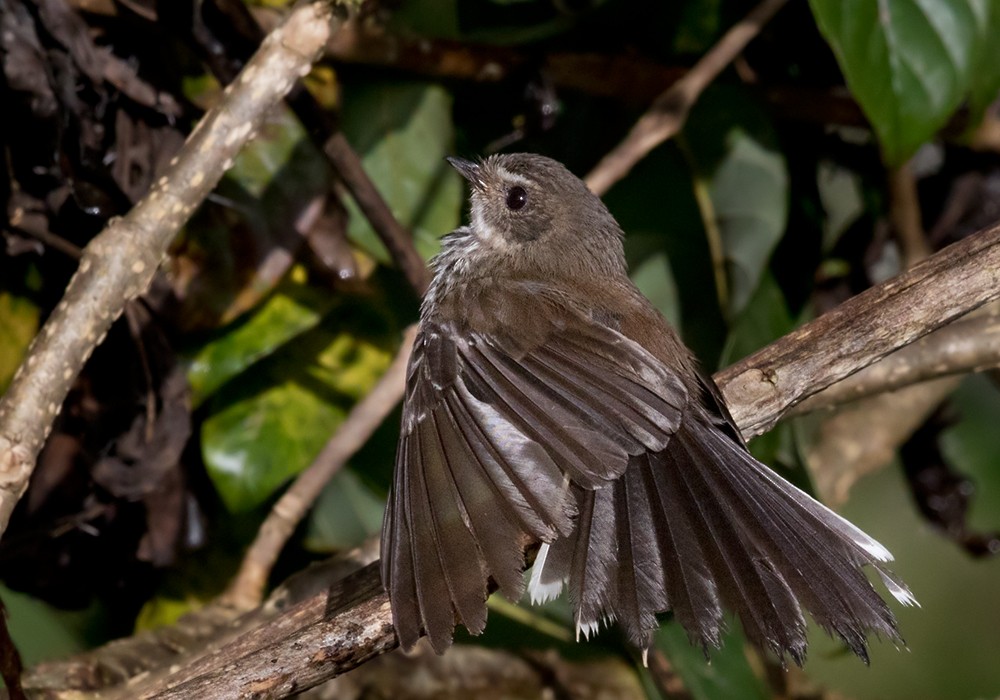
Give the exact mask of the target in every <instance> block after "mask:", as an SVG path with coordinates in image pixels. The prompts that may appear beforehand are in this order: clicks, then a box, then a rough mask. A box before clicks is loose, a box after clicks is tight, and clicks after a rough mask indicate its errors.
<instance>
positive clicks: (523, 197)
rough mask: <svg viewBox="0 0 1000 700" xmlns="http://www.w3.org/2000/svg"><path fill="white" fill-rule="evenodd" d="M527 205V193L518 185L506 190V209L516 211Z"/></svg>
mask: <svg viewBox="0 0 1000 700" xmlns="http://www.w3.org/2000/svg"><path fill="white" fill-rule="evenodd" d="M527 203H528V193H527V192H526V191H525V189H524V188H523V187H521V186H520V185H514V186H513V187H511V188H510V189H509V190H507V208H508V209H510V210H511V211H517V210H518V209H521V208H522V207H523V206H524V205H525V204H527Z"/></svg>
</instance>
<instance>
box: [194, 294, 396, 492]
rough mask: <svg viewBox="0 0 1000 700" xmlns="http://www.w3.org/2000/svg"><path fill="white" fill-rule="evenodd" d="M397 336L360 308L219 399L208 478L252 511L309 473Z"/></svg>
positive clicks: (334, 319)
mask: <svg viewBox="0 0 1000 700" xmlns="http://www.w3.org/2000/svg"><path fill="white" fill-rule="evenodd" d="M393 340H394V336H393V334H392V333H391V332H390V331H389V329H388V328H387V325H386V322H385V320H383V319H380V318H379V316H378V314H377V313H376V312H375V310H374V309H373V308H372V307H370V306H367V305H362V304H361V303H360V302H355V303H354V304H352V305H350V306H347V305H345V307H344V308H343V309H341V310H339V311H338V312H336V313H333V314H331V315H330V316H328V317H327V318H326V319H324V323H323V324H322V325H321V326H320V327H318V328H316V329H315V330H313V331H311V332H309V333H306V334H305V335H303V336H301V337H299V338H298V339H297V340H296V342H295V343H292V344H291V345H290V346H286V347H285V348H283V350H282V352H280V353H278V354H276V355H274V356H272V357H269V358H268V359H267V360H265V361H264V362H262V363H260V364H259V366H258V367H257V368H255V370H254V371H253V372H246V373H244V375H243V376H242V377H241V379H240V381H239V382H230V383H229V384H227V385H226V386H225V387H224V388H223V389H222V390H221V391H219V392H217V393H216V394H215V395H214V396H213V399H212V402H211V404H210V415H209V416H208V418H207V419H206V420H205V423H204V426H203V429H202V453H203V456H204V459H205V465H206V467H207V469H208V474H209V476H210V477H211V479H212V482H213V483H214V484H215V487H216V489H217V490H218V492H219V494H220V496H221V497H222V500H223V502H224V503H225V504H226V507H227V508H229V509H230V510H231V511H233V512H239V511H245V510H248V509H250V508H253V507H254V506H256V505H258V504H260V503H261V502H263V501H264V500H265V499H267V498H269V497H270V496H271V495H272V494H273V493H274V492H275V490H276V489H278V488H279V487H280V486H281V485H282V484H283V483H285V482H286V481H287V480H288V479H289V478H291V477H292V476H294V475H296V474H298V473H299V472H300V471H302V470H303V469H304V468H305V467H307V466H308V465H309V464H310V463H311V462H312V460H313V459H314V458H315V457H316V455H317V454H318V453H319V451H320V449H321V448H322V447H323V445H324V444H325V443H326V441H327V440H328V439H329V438H330V436H331V435H332V434H333V431H334V430H335V429H336V428H337V426H338V425H339V424H340V422H341V421H342V420H343V419H344V417H345V416H346V415H347V412H348V411H349V410H350V407H351V406H352V405H353V404H354V403H355V402H356V401H357V400H358V399H359V398H360V397H361V396H363V395H364V394H365V393H366V392H367V391H368V390H369V389H370V388H371V386H372V385H373V384H374V383H375V381H376V380H377V379H378V377H379V376H381V374H382V372H383V371H384V370H385V368H386V367H387V366H388V364H389V361H390V360H391V356H392V347H391V344H392V342H393Z"/></svg>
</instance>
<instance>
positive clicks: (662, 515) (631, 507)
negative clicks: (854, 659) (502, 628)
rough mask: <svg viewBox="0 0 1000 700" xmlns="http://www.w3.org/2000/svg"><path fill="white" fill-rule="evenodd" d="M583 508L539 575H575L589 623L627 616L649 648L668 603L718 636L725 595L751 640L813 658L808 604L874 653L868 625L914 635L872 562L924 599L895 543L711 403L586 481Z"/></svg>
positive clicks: (705, 636)
mask: <svg viewBox="0 0 1000 700" xmlns="http://www.w3.org/2000/svg"><path fill="white" fill-rule="evenodd" d="M578 510H579V517H578V520H577V528H576V530H575V531H574V532H573V534H572V535H570V536H569V537H568V538H564V539H561V540H557V541H556V542H554V543H553V544H552V545H551V550H550V551H549V552H548V557H547V559H546V561H545V562H544V564H543V566H544V569H545V571H544V572H543V575H542V576H541V577H540V580H547V581H549V582H550V583H551V582H553V581H561V580H563V579H568V581H569V590H570V600H571V602H572V604H573V605H574V607H575V610H576V613H577V620H578V621H579V622H580V623H581V624H582V625H583V626H585V627H590V628H593V627H596V626H597V624H598V623H599V622H600V621H601V620H604V619H610V618H614V619H617V621H618V622H619V623H620V624H621V625H622V626H623V627H624V629H625V631H626V633H627V634H628V636H629V638H630V639H631V640H632V641H633V642H634V643H636V644H637V645H638V646H640V647H642V648H646V647H648V646H649V644H650V640H651V637H650V635H651V632H652V631H653V630H655V628H656V618H655V615H656V614H658V613H661V612H665V611H668V610H669V611H671V612H672V613H673V615H674V617H675V618H676V619H677V621H678V622H680V624H681V625H682V626H683V627H684V628H685V629H686V631H687V633H688V636H689V637H690V638H691V640H692V642H693V643H695V644H699V645H701V646H703V647H706V648H707V647H708V646H709V645H712V646H718V645H719V640H720V633H721V630H722V627H723V612H722V610H723V606H724V607H725V608H727V609H729V610H731V611H733V612H735V613H736V615H737V616H738V617H739V619H740V621H741V623H742V625H743V628H744V631H745V632H746V634H747V637H748V639H750V641H752V642H754V643H755V644H757V645H759V646H761V647H764V648H769V649H771V650H772V651H774V652H775V654H777V655H778V656H779V657H782V658H784V656H785V655H786V654H787V655H788V656H789V657H791V658H792V660H793V661H795V662H796V663H797V664H800V665H801V664H802V663H803V661H804V659H805V653H806V625H805V619H804V616H803V612H802V609H803V608H805V609H806V610H808V611H809V612H810V613H811V615H812V616H813V618H814V619H815V620H816V621H817V623H819V624H820V626H822V627H823V628H824V629H826V630H827V632H829V633H831V634H833V635H836V636H838V637H839V638H841V639H842V640H843V641H844V642H845V643H846V644H847V645H848V646H849V647H850V648H851V649H852V650H853V651H854V652H855V653H856V654H857V655H858V656H859V657H861V658H862V659H863V660H865V661H866V662H867V658H868V655H867V636H868V635H869V634H874V635H876V636H879V637H884V638H887V639H890V640H894V641H901V640H900V637H899V633H898V631H897V629H896V622H895V618H894V617H893V614H892V612H891V611H890V609H889V607H888V606H887V605H886V603H885V601H883V599H882V598H881V596H879V594H878V593H877V592H876V591H875V589H874V587H873V586H872V584H871V583H870V582H869V580H868V578H867V576H865V573H864V571H863V568H862V567H863V566H865V565H869V566H871V567H872V568H874V569H875V571H876V572H877V573H878V575H879V576H880V577H881V579H882V581H883V582H884V583H885V585H886V587H887V589H888V590H889V592H890V593H891V594H892V595H893V596H894V597H896V598H897V599H898V600H899V601H900V602H903V603H904V604H911V603H915V601H914V600H913V597H912V595H911V594H910V592H909V590H908V589H907V588H906V586H905V585H903V584H902V582H900V581H899V580H898V579H896V578H895V577H894V576H893V575H892V573H891V572H889V571H888V570H887V569H886V568H885V566H884V565H883V562H885V561H888V560H891V556H890V555H889V553H888V551H887V550H886V549H885V548H884V547H883V546H882V545H880V544H879V543H878V542H876V541H875V540H873V539H872V538H870V537H869V536H868V535H866V534H864V533H863V532H862V531H861V530H859V529H858V528H856V527H854V526H853V525H851V524H850V523H848V522H847V521H846V520H844V519H843V518H841V517H840V516H838V515H836V514H835V513H833V512H832V511H830V510H828V509H827V508H826V507H824V506H823V505H821V504H820V503H818V502H816V501H815V500H813V499H812V498H811V497H810V496H808V495H807V494H805V493H804V492H803V491H800V490H799V489H796V488H795V487H794V486H792V485H791V484H788V483H787V482H785V481H784V480H783V479H781V478H780V477H779V476H777V475H776V474H774V473H773V472H771V471H770V470H769V469H768V468H767V467H765V466H764V465H762V464H761V463H760V462H758V461H757V460H756V459H754V458H753V457H752V456H751V455H750V453H749V452H747V450H746V449H745V448H744V447H743V445H742V444H741V443H739V442H737V441H735V440H733V439H732V438H731V437H730V436H729V435H727V434H726V433H724V432H722V431H720V430H719V429H718V426H716V425H714V424H713V423H712V422H710V419H709V418H708V417H707V416H705V415H692V416H688V417H687V419H686V420H685V422H684V424H683V425H682V426H681V428H680V429H679V430H678V432H677V433H676V434H675V435H674V437H673V438H672V440H671V442H670V443H669V445H668V447H667V448H666V449H665V450H663V451H660V452H657V453H646V454H642V455H638V456H634V457H632V458H631V460H630V462H629V466H628V469H627V470H626V472H625V474H624V475H623V477H622V478H620V479H619V480H618V481H616V482H614V483H613V484H611V485H609V486H608V487H606V488H603V489H599V490H596V491H585V490H582V489H581V490H579V491H578ZM599 512H601V513H603V515H600V516H599ZM609 562H611V563H612V565H613V567H615V568H613V569H612V568H609V564H608V563H609ZM537 573H538V572H536V574H537Z"/></svg>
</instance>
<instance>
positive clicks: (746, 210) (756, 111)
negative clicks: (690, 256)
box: [684, 89, 789, 317]
mask: <svg viewBox="0 0 1000 700" xmlns="http://www.w3.org/2000/svg"><path fill="white" fill-rule="evenodd" d="M684 143H685V144H686V145H687V153H688V155H689V158H690V159H691V161H692V169H693V170H694V177H695V178H697V179H699V180H701V181H702V182H703V183H704V185H705V187H706V189H707V192H708V201H707V202H702V208H701V209H702V216H703V218H705V220H706V222H705V227H706V232H707V235H709V236H712V235H716V233H715V232H717V235H718V237H719V244H720V245H721V249H722V254H723V259H724V263H725V272H726V280H727V285H726V289H725V290H724V291H725V294H726V297H727V298H726V309H727V312H728V314H729V315H730V317H732V316H735V315H737V314H739V313H740V311H741V310H742V309H743V307H744V306H745V305H746V303H747V301H749V299H750V296H751V295H752V294H753V292H754V290H755V289H756V288H757V284H758V283H759V282H760V278H761V275H762V274H763V272H764V269H765V268H766V267H767V263H768V260H769V259H770V257H771V253H772V252H774V248H775V246H776V245H777V244H778V241H779V240H781V236H782V234H784V232H785V224H786V223H787V221H788V191H789V184H788V171H787V169H786V167H785V159H784V156H783V155H782V154H781V152H780V151H779V150H778V148H777V146H776V144H775V138H774V134H773V132H772V131H771V128H770V124H769V123H768V121H767V118H766V116H765V115H764V114H763V113H762V112H761V111H760V108H759V107H758V106H757V105H756V104H755V103H752V102H750V101H749V100H748V99H747V98H746V97H745V96H744V95H743V93H741V92H740V91H736V90H727V89H718V90H713V91H712V92H711V93H709V94H706V96H705V98H704V99H703V100H702V101H701V102H699V104H698V106H697V107H696V109H695V111H694V113H693V114H692V117H691V120H690V121H689V123H688V126H686V127H685V130H684ZM697 184H698V183H696V186H697Z"/></svg>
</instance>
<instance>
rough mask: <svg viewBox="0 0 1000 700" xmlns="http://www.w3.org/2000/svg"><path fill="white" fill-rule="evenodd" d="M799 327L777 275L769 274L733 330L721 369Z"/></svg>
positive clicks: (721, 362)
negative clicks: (796, 326) (789, 308)
mask: <svg viewBox="0 0 1000 700" xmlns="http://www.w3.org/2000/svg"><path fill="white" fill-rule="evenodd" d="M794 325H795V321H794V320H793V319H792V315H791V313H790V312H789V311H788V305H787V304H786V303H785V297H784V295H783V294H782V292H781V288H780V287H779V286H778V283H777V281H776V280H775V279H774V276H773V275H772V274H771V273H770V272H767V273H766V274H764V275H763V277H762V278H761V281H760V285H759V286H758V287H757V290H756V291H755V292H754V295H753V297H752V298H751V299H750V302H749V303H748V304H747V305H746V308H744V310H743V312H742V313H741V314H740V316H739V318H737V319H736V322H735V323H733V325H732V327H731V328H730V330H729V336H728V337H727V338H726V344H725V347H723V349H722V359H721V361H720V363H719V366H720V367H727V366H728V365H731V364H733V363H734V362H736V361H737V360H741V359H743V358H744V357H746V356H747V355H749V354H751V353H753V352H756V351H757V350H760V349H761V348H762V347H764V346H765V345H767V344H768V343H770V342H771V341H772V340H775V339H777V338H780V337H781V336H783V335H785V334H786V333H788V332H789V331H790V330H792V328H793V327H794Z"/></svg>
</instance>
